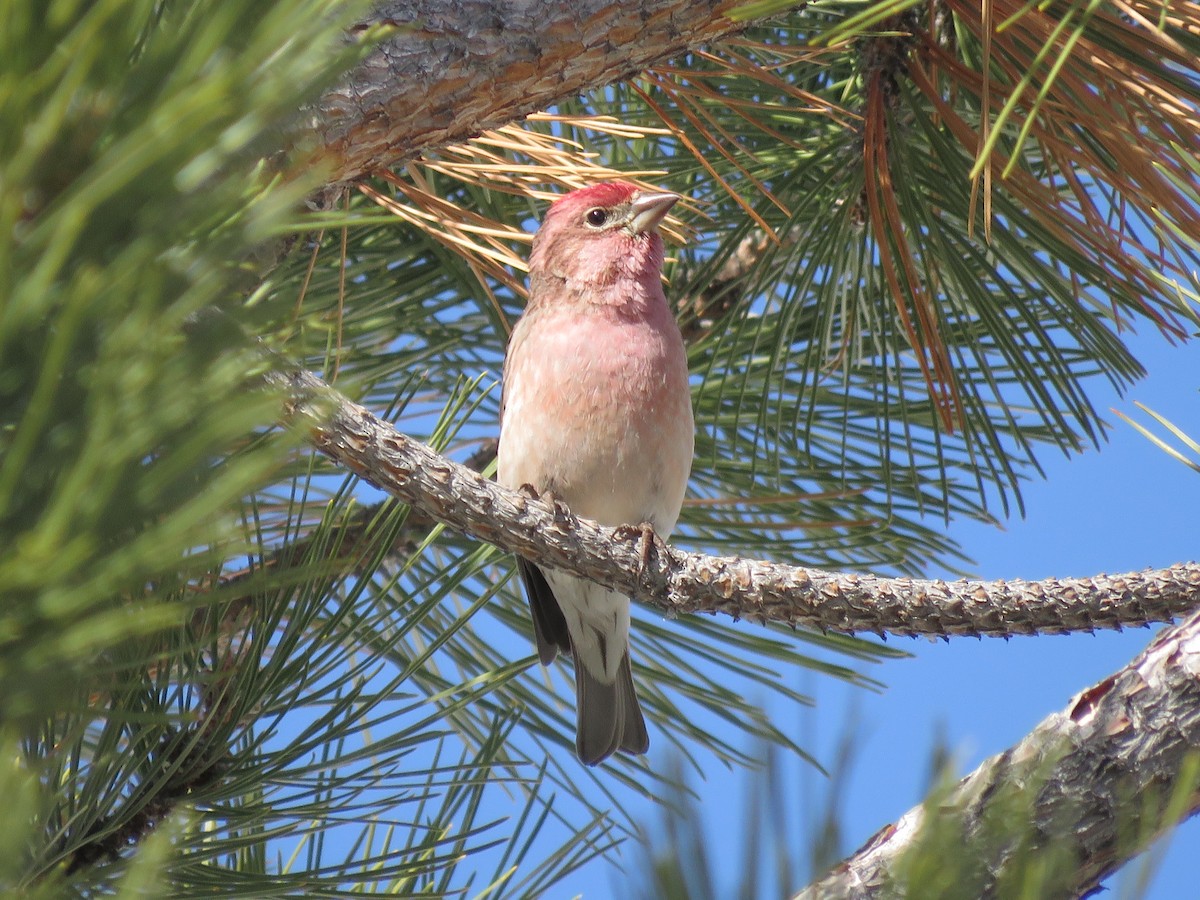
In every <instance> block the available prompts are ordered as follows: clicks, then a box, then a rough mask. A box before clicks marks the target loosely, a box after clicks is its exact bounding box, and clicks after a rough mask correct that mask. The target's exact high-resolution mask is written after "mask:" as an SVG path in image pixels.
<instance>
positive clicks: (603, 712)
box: [575, 650, 650, 766]
mask: <svg viewBox="0 0 1200 900" xmlns="http://www.w3.org/2000/svg"><path fill="white" fill-rule="evenodd" d="M575 698H576V707H575V708H576V716H577V717H578V718H577V720H576V726H575V751H576V752H577V753H578V754H579V759H580V760H581V761H583V762H584V763H586V764H587V765H589V766H594V765H596V764H597V763H599V762H601V761H603V760H605V759H607V758H608V757H609V756H611V755H612V754H613V753H615V752H616V751H617V750H624V751H626V752H627V753H645V752H646V751H647V750H648V749H649V748H650V735H649V734H648V733H647V732H646V721H645V719H643V718H642V710H641V707H639V706H638V699H637V694H636V693H634V690H633V675H632V673H631V672H630V670H629V651H628V650H626V651H625V654H624V655H623V656H622V657H621V665H620V666H618V667H617V677H616V679H615V680H613V681H611V682H604V681H601V680H600V679H599V678H596V677H595V676H594V675H593V674H592V673H591V672H589V671H588V669H587V667H586V666H584V665H583V664H582V663H581V662H580V660H579V655H578V654H575Z"/></svg>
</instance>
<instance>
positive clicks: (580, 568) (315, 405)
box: [268, 371, 1200, 637]
mask: <svg viewBox="0 0 1200 900" xmlns="http://www.w3.org/2000/svg"><path fill="white" fill-rule="evenodd" d="M268 381H269V382H270V383H272V384H274V385H275V386H277V387H280V388H282V389H283V390H285V391H287V393H288V395H289V396H290V398H291V402H290V412H291V415H292V417H293V418H298V419H301V420H307V422H305V423H304V424H306V425H307V426H308V427H309V428H310V429H311V440H312V443H313V445H314V446H315V447H316V448H317V449H318V450H320V451H321V452H322V453H324V454H326V455H327V456H329V457H330V458H332V459H334V460H336V461H337V462H339V463H341V464H342V465H344V466H346V467H347V468H349V469H351V470H352V471H354V472H356V473H357V474H358V475H360V476H361V477H362V478H364V479H365V480H366V481H368V482H369V483H371V484H373V485H375V486H376V487H378V488H380V489H381V490H384V491H387V492H388V493H389V494H391V495H392V496H394V497H396V498H398V499H400V500H403V501H404V502H406V503H410V504H412V505H413V506H414V507H416V508H417V509H419V510H420V511H422V512H423V513H425V514H427V515H429V516H431V517H432V518H433V519H435V520H437V521H439V522H442V523H444V524H445V525H447V526H449V527H450V528H453V529H455V530H457V531H460V532H462V533H464V534H468V535H471V536H472V537H475V538H478V539H480V540H483V541H487V542H488V543H491V544H494V545H495V546H497V547H499V548H500V549H502V550H507V551H510V552H513V553H517V554H519V555H521V556H524V557H526V558H528V559H532V560H536V561H537V562H539V563H542V564H544V565H547V566H550V567H552V568H555V569H560V570H562V571H565V572H570V573H573V574H576V575H581V576H583V577H585V578H591V579H593V580H596V581H599V582H602V583H604V584H608V585H612V586H613V587H615V588H619V589H621V590H624V591H627V592H628V593H629V594H630V595H631V596H633V597H634V598H636V599H637V600H640V601H642V602H644V603H646V604H648V605H651V606H653V607H655V608H657V609H659V610H661V611H663V612H664V613H666V614H667V615H677V614H680V613H693V612H708V613H718V612H720V613H725V614H727V615H730V616H732V617H734V618H735V619H740V618H745V619H751V620H754V621H758V622H768V621H770V622H784V623H788V624H791V625H804V626H807V627H810V628H815V629H820V630H829V631H839V632H846V633H855V632H872V633H875V634H880V635H883V634H895V635H938V636H950V635H972V636H981V635H989V636H996V637H1008V636H1010V635H1015V634H1062V633H1066V632H1074V631H1093V630H1095V629H1097V628H1122V627H1126V626H1131V625H1146V624H1148V623H1151V622H1166V621H1172V620H1173V619H1174V618H1176V617H1178V616H1181V615H1185V614H1187V613H1189V612H1191V611H1193V610H1195V609H1197V608H1200V564H1197V563H1184V564H1180V565H1175V566H1171V567H1169V568H1166V569H1159V570H1148V571H1144V572H1137V573H1128V574H1124V575H1111V576H1110V575H1098V576H1095V577H1092V578H1078V579H1048V580H1045V581H1038V582H1025V581H993V582H978V581H974V582H973V581H957V582H944V581H924V580H917V579H912V578H880V577H875V576H872V575H855V574H839V573H830V572H822V571H819V570H816V569H805V568H799V567H794V566H787V565H780V564H777V563H770V562H764V561H758V560H748V559H741V558H738V557H717V556H706V555H703V554H697V553H684V552H682V551H680V550H677V549H674V548H670V547H659V548H657V549H656V551H655V552H654V553H652V554H651V559H650V560H649V562H648V563H646V564H643V560H642V556H641V553H640V552H639V547H638V543H637V541H635V540H628V539H625V538H623V537H620V536H619V535H618V533H617V532H616V531H615V530H614V529H609V528H603V527H601V526H599V525H597V524H595V523H594V522H590V521H588V520H585V519H577V518H576V517H574V516H572V515H571V514H570V513H569V511H567V510H565V509H564V508H562V507H561V506H559V507H553V506H551V505H550V504H548V503H545V502H542V501H540V500H534V499H531V498H529V497H526V496H525V495H524V494H522V493H520V492H517V491H513V490H509V489H507V488H505V487H502V486H500V485H498V484H495V483H494V482H491V481H488V480H487V479H485V478H483V477H482V476H480V475H478V474H476V473H475V472H472V471H470V470H469V469H467V468H465V467H464V466H461V465H458V464H457V463H455V462H452V461H451V460H448V459H446V458H445V457H442V456H439V455H438V454H437V453H435V452H434V451H433V450H431V449H430V448H428V447H426V446H424V445H423V444H421V443H419V442H417V441H415V440H413V439H411V438H409V437H406V436H405V435H403V434H400V433H399V432H397V431H396V430H395V428H393V427H392V426H391V425H390V424H388V423H387V422H384V421H382V420H381V419H379V418H377V417H376V416H374V415H372V414H371V413H370V412H368V411H367V410H366V409H364V408H363V407H361V406H358V405H357V404H354V403H351V402H350V401H348V400H346V399H345V398H344V397H342V396H341V395H339V394H338V393H337V392H336V391H334V390H332V389H331V388H329V387H328V386H327V385H325V384H324V382H322V381H321V380H320V379H318V378H316V377H314V376H312V375H310V374H309V373H307V372H302V371H291V372H286V373H283V372H277V373H274V374H272V375H270V376H268Z"/></svg>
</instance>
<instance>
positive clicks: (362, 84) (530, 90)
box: [312, 0, 747, 182]
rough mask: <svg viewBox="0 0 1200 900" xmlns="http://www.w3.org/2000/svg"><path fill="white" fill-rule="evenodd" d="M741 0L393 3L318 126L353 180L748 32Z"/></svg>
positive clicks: (332, 156)
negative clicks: (735, 11) (739, 17)
mask: <svg viewBox="0 0 1200 900" xmlns="http://www.w3.org/2000/svg"><path fill="white" fill-rule="evenodd" d="M735 5H736V3H734V2H732V0H629V2H621V3H613V2H611V0H575V2H572V3H561V2H558V0H527V2H522V3H496V2H494V0H422V2H420V3H414V2H412V0H391V2H383V3H380V4H378V6H377V7H376V11H375V14H374V15H373V16H372V17H371V18H370V19H369V20H367V21H364V22H363V23H362V25H361V26H360V27H359V29H358V30H359V31H366V30H367V29H368V28H370V27H372V26H376V25H387V26H391V27H394V28H395V33H394V34H393V35H391V36H390V37H389V38H387V39H386V40H385V41H384V42H383V43H382V44H381V45H380V46H379V48H378V49H377V50H375V51H374V52H373V53H371V55H370V56H369V57H368V58H367V59H366V60H365V61H364V62H362V63H361V64H360V65H359V66H357V67H356V68H355V69H354V70H353V72H351V73H350V75H349V76H348V77H347V78H346V80H345V81H344V82H343V83H342V84H341V85H339V86H338V87H337V88H335V89H334V90H332V91H330V92H329V93H328V94H326V95H325V97H324V98H323V99H322V100H321V102H320V104H319V105H318V107H317V109H316V110H314V111H313V121H312V125H313V127H314V128H315V130H316V132H317V133H318V135H319V136H320V139H321V141H322V142H323V144H324V155H325V157H326V159H327V161H328V162H329V163H331V165H332V167H333V174H332V176H331V178H330V180H331V181H332V182H341V181H349V180H351V179H354V178H357V177H359V176H360V175H363V174H366V173H369V172H371V171H373V170H375V169H379V168H381V167H383V166H387V165H391V164H394V163H396V162H400V161H402V160H404V159H407V158H410V157H412V156H415V155H416V154H418V153H420V152H421V151H423V150H428V149H431V148H434V147H438V146H442V145H444V144H448V143H453V142H456V141H463V140H466V139H467V138H470V137H474V136H475V135H477V134H479V133H480V132H482V131H484V130H486V129H489V128H496V127H498V126H500V125H504V124H506V123H508V122H512V121H514V120H517V119H520V118H522V117H523V116H526V115H528V114H529V113H531V112H535V111H536V110H540V109H545V108H546V107H548V106H550V105H552V104H554V103H555V102H557V101H560V100H564V99H567V98H569V97H574V96H576V95H578V94H580V93H582V92H583V91H585V90H590V89H592V88H595V87H600V86H603V85H605V84H611V83H612V82H615V81H619V80H621V79H623V78H628V77H630V76H632V75H635V74H636V73H638V72H640V71H641V70H643V69H645V68H646V67H648V66H650V65H652V64H653V63H655V62H658V61H660V60H664V59H667V58H669V57H671V56H674V55H676V54H678V53H680V52H682V51H684V50H687V49H688V48H691V47H696V46H699V45H700V44H704V43H707V42H709V41H712V40H714V39H716V38H719V37H723V36H725V35H728V34H731V33H733V32H735V31H738V30H740V29H741V28H744V27H745V25H746V24H747V23H745V22H734V21H732V20H731V19H729V18H727V17H726V16H725V13H726V12H727V11H728V10H730V9H731V8H733V7H734V6H735Z"/></svg>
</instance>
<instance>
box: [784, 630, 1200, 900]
mask: <svg viewBox="0 0 1200 900" xmlns="http://www.w3.org/2000/svg"><path fill="white" fill-rule="evenodd" d="M1198 676H1200V614H1193V615H1192V616H1191V617H1190V618H1188V619H1187V620H1186V621H1185V622H1183V623H1182V624H1180V625H1179V626H1177V627H1174V628H1169V629H1166V630H1165V631H1163V632H1162V633H1161V634H1160V635H1158V636H1157V637H1156V638H1155V639H1154V640H1153V641H1151V643H1150V645H1149V646H1148V647H1147V648H1146V650H1145V651H1143V652H1142V653H1141V655H1139V656H1138V657H1137V658H1136V659H1135V660H1133V662H1131V663H1130V664H1129V665H1127V666H1126V667H1125V668H1123V669H1122V670H1121V671H1119V672H1117V673H1116V674H1115V675H1111V676H1109V677H1108V678H1106V679H1104V680H1103V681H1101V682H1100V683H1098V684H1096V685H1094V686H1093V687H1091V688H1089V689H1088V690H1086V691H1083V692H1082V693H1081V694H1079V695H1078V696H1076V697H1075V698H1074V699H1072V701H1071V702H1070V703H1069V704H1068V705H1067V707H1066V708H1065V709H1063V710H1061V711H1060V712H1056V713H1054V714H1053V715H1051V716H1050V717H1049V718H1047V719H1045V720H1044V721H1043V722H1042V723H1041V724H1040V725H1038V727H1037V728H1035V729H1034V730H1033V731H1032V732H1031V733H1030V734H1029V735H1028V736H1026V737H1025V738H1024V739H1023V740H1022V741H1021V742H1020V743H1018V744H1017V745H1016V746H1014V747H1012V748H1010V749H1009V750H1006V751H1005V752H1004V753H1001V754H999V755H997V756H994V757H992V758H991V759H989V760H987V761H986V762H984V763H983V765H981V766H980V767H979V768H978V769H976V770H975V771H974V772H972V773H971V774H970V775H968V776H967V777H966V778H964V779H963V780H962V781H961V782H959V783H958V785H957V786H956V787H955V788H954V789H953V790H952V791H951V792H950V793H949V795H947V796H939V797H938V798H937V800H936V803H933V804H929V805H922V806H919V807H916V808H914V809H912V810H910V811H909V812H908V813H906V814H905V815H904V816H903V817H902V818H901V819H900V820H899V821H898V822H896V824H894V825H890V826H888V827H887V828H885V829H883V830H882V831H880V832H879V833H878V834H877V835H876V836H875V837H874V838H872V839H871V841H870V842H869V843H868V844H867V845H866V846H865V847H863V848H862V849H861V850H859V851H858V853H856V854H855V855H854V856H853V857H851V858H850V859H848V860H846V861H845V862H843V863H842V864H841V865H839V866H838V867H837V868H835V869H834V871H833V872H832V873H831V874H830V875H829V876H828V877H826V878H825V879H823V880H822V881H820V882H817V883H815V884H812V885H810V886H809V887H807V888H805V889H804V890H803V891H801V892H800V893H799V894H797V895H796V900H820V898H834V897H836V898H839V900H841V898H871V897H894V896H903V891H902V887H903V886H902V885H898V884H897V882H896V873H897V864H898V863H900V864H901V865H903V862H902V858H903V856H904V854H905V853H906V852H907V851H908V850H910V849H911V848H913V847H914V846H916V845H918V843H919V842H920V840H921V838H922V836H923V834H925V833H927V829H933V828H937V829H939V830H941V832H942V834H943V835H944V834H945V829H947V828H949V829H953V832H952V833H953V834H955V835H961V838H962V841H961V844H960V845H959V846H961V847H962V850H961V853H962V854H963V857H964V858H965V859H970V860H972V865H971V872H972V878H971V883H970V884H967V885H963V892H962V894H960V896H980V897H982V896H994V895H995V889H996V884H997V878H998V877H1002V874H1003V872H1004V870H1005V868H1006V867H1007V866H1009V865H1011V864H1012V863H1013V861H1014V860H1018V861H1019V854H1020V853H1023V852H1029V853H1032V854H1039V853H1045V852H1047V851H1049V852H1053V853H1055V854H1061V856H1059V857H1058V858H1059V859H1062V860H1063V861H1064V862H1063V865H1061V866H1056V867H1054V868H1055V870H1056V871H1055V891H1054V893H1053V896H1069V897H1078V896H1082V895H1086V894H1087V893H1089V892H1090V891H1092V890H1094V889H1095V888H1096V887H1097V886H1098V885H1099V882H1100V881H1101V880H1102V879H1103V878H1105V877H1106V876H1107V875H1109V874H1110V873H1112V872H1113V871H1114V870H1115V869H1117V868H1119V867H1120V866H1121V865H1122V864H1123V863H1125V862H1127V861H1128V860H1129V859H1131V858H1132V857H1133V856H1135V855H1137V854H1138V853H1140V852H1142V851H1143V850H1145V849H1146V848H1147V847H1148V846H1149V844H1150V843H1151V842H1152V841H1153V840H1154V839H1155V838H1156V837H1158V836H1159V835H1161V834H1162V833H1163V832H1164V831H1165V830H1166V829H1168V828H1170V827H1171V826H1172V825H1174V824H1176V823H1177V822H1179V821H1182V820H1184V819H1186V818H1188V817H1189V816H1191V815H1192V814H1193V813H1194V812H1195V811H1196V809H1197V807H1198V806H1200V782H1198V781H1197V772H1196V768H1195V765H1196V760H1197V754H1200V677H1198ZM1014 791H1026V792H1028V793H1029V794H1031V795H1032V796H1031V797H1030V798H1029V799H1030V800H1031V803H1030V804H1029V807H1028V812H1029V814H1028V815H1026V816H1025V817H1024V818H1021V819H1020V821H1019V822H1017V823H1015V829H1014V828H1013V825H1014V823H1013V822H1012V819H1013V818H1014V817H1013V816H1011V815H1010V816H1004V815H1003V814H1002V813H1001V814H1000V815H999V816H997V812H996V809H995V807H996V805H997V804H998V803H1003V802H1007V801H1010V800H1011V799H1012V796H1013V792H1014ZM989 818H991V820H992V821H990V822H989ZM997 818H999V819H1001V820H1004V819H1007V820H1008V828H1007V829H1002V830H1001V831H998V830H997V827H996V819H997ZM923 830H926V831H923ZM1030 841H1032V843H1030ZM1021 842H1024V846H1023V847H1020V848H1018V844H1019V843H1021ZM1042 896H1046V894H1042Z"/></svg>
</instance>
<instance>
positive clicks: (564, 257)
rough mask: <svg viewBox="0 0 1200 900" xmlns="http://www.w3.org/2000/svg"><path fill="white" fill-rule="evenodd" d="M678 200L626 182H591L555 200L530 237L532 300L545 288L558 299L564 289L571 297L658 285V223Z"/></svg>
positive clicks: (660, 250)
mask: <svg viewBox="0 0 1200 900" xmlns="http://www.w3.org/2000/svg"><path fill="white" fill-rule="evenodd" d="M678 200H679V195H678V194H673V193H670V192H668V191H647V190H644V189H642V188H639V187H637V186H636V185H633V184H629V183H628V182H624V181H609V182H604V183H603V184H594V185H591V186H590V187H586V188H581V189H580V190H577V191H571V193H569V194H565V195H564V196H563V197H561V198H559V199H558V200H557V201H555V202H554V203H553V204H552V205H551V207H550V209H549V210H547V212H546V218H545V219H544V220H543V221H542V227H541V228H539V229H538V233H537V234H536V235H535V236H534V239H533V252H532V253H531V254H530V257H529V277H530V302H531V303H533V302H535V301H537V300H538V298H539V297H540V296H541V295H542V293H543V292H545V291H548V290H549V291H552V292H553V293H554V294H555V295H556V296H557V297H559V298H562V297H563V295H564V291H563V288H564V287H565V288H566V292H565V293H567V294H570V293H571V292H573V290H576V289H582V288H583V287H584V286H589V287H593V288H595V287H599V288H604V287H608V286H611V285H614V284H616V283H619V282H621V281H630V280H632V281H633V282H634V283H639V282H640V283H645V282H646V281H653V283H655V284H657V283H658V279H659V275H660V273H661V272H662V263H663V243H662V236H661V235H660V234H659V233H658V224H659V222H661V221H662V220H663V219H664V218H665V217H666V215H667V213H668V212H669V211H670V209H671V207H672V206H674V205H675V203H676V201H678Z"/></svg>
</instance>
